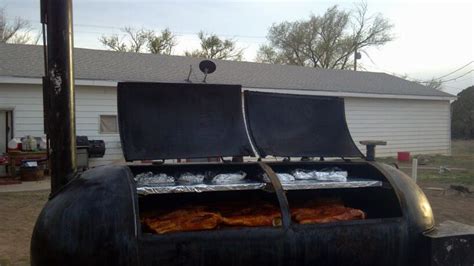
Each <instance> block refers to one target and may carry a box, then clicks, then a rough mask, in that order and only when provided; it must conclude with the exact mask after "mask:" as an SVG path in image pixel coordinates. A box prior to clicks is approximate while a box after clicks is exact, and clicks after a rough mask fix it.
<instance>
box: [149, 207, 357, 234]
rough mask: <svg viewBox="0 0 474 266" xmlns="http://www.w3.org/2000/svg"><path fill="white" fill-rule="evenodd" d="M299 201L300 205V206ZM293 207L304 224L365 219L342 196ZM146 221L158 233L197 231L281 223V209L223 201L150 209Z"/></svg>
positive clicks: (298, 219) (297, 220)
mask: <svg viewBox="0 0 474 266" xmlns="http://www.w3.org/2000/svg"><path fill="white" fill-rule="evenodd" d="M298 205H299V206H298ZM298 205H297V206H298V207H294V208H291V217H292V218H293V220H294V221H296V222H298V223H300V224H312V223H329V222H336V221H348V220H356V219H365V213H364V212H363V211H361V210H358V209H353V208H348V207H345V206H344V204H343V203H342V202H341V201H339V200H318V201H312V202H307V203H304V204H298ZM142 222H143V223H144V224H145V226H147V227H148V228H149V229H150V230H152V231H154V232H156V233H158V234H164V233H170V232H180V231H196V230H209V229H215V228H217V227H218V226H219V225H225V226H248V227H254V226H272V225H273V226H277V225H278V226H279V225H281V213H280V209H279V207H278V206H277V205H274V204H271V203H268V202H264V201H259V202H253V203H252V204H251V205H249V204H248V203H247V202H219V203H215V204H210V205H208V206H188V207H183V208H182V209H178V210H174V211H168V212H166V211H165V212H161V213H160V214H157V213H149V214H148V216H145V217H143V219H142Z"/></svg>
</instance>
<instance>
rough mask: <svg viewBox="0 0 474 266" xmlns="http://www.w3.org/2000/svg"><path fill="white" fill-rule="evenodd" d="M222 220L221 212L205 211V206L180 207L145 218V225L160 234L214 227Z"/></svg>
mask: <svg viewBox="0 0 474 266" xmlns="http://www.w3.org/2000/svg"><path fill="white" fill-rule="evenodd" d="M220 221H221V216H220V215H219V213H216V212H210V211H205V210H204V208H203V207H196V208H187V209H180V210H176V211H173V212H170V213H167V214H165V215H161V216H158V217H147V218H144V219H143V222H144V223H145V225H146V226H148V227H149V228H150V229H151V230H153V231H155V232H157V233H158V234H163V233H169V232H178V231H195V230H209V229H214V228H216V227H217V225H218V224H219V222H220Z"/></svg>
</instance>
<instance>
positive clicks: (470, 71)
mask: <svg viewBox="0 0 474 266" xmlns="http://www.w3.org/2000/svg"><path fill="white" fill-rule="evenodd" d="M472 72H474V69H471V70H469V71H468V72H466V73H464V74H462V75H461V76H458V77H455V78H452V79H447V80H442V81H440V82H442V83H444V82H448V81H453V80H457V79H459V78H462V77H464V76H466V75H467V74H469V73H472Z"/></svg>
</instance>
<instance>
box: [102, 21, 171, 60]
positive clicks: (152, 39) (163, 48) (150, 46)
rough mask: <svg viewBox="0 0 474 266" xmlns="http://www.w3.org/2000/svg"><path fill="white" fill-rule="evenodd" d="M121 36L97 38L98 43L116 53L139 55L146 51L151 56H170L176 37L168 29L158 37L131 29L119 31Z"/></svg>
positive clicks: (150, 32) (147, 31)
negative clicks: (151, 54) (121, 33)
mask: <svg viewBox="0 0 474 266" xmlns="http://www.w3.org/2000/svg"><path fill="white" fill-rule="evenodd" d="M121 31H122V32H123V33H124V34H123V35H122V36H119V35H117V34H114V35H110V36H105V35H103V36H102V37H100V38H99V41H100V42H101V43H102V44H103V45H104V46H105V47H107V48H109V49H111V50H114V51H118V52H134V53H140V52H143V50H144V49H146V52H150V53H153V54H171V53H172V50H173V47H174V46H176V44H177V43H176V37H175V36H174V34H173V33H171V31H170V30H169V29H165V30H163V31H162V32H161V33H160V34H159V35H156V34H155V32H154V31H152V30H147V29H143V28H141V29H139V30H136V29H134V28H132V27H124V28H122V29H121Z"/></svg>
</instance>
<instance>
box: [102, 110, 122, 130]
mask: <svg viewBox="0 0 474 266" xmlns="http://www.w3.org/2000/svg"><path fill="white" fill-rule="evenodd" d="M102 117H115V127H116V129H117V131H115V132H114V131H102ZM99 134H119V127H118V116H117V114H99Z"/></svg>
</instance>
